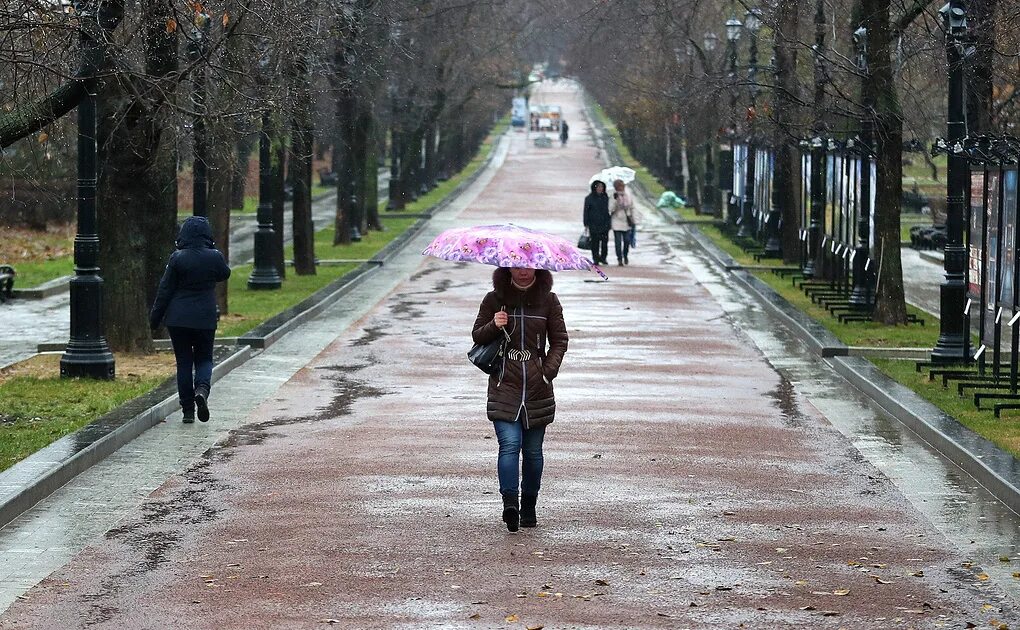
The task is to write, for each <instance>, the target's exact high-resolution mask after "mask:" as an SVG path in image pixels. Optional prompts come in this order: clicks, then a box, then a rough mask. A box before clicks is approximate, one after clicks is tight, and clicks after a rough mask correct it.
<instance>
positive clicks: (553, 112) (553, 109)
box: [530, 105, 562, 132]
mask: <svg viewBox="0 0 1020 630" xmlns="http://www.w3.org/2000/svg"><path fill="white" fill-rule="evenodd" d="M561 117H562V109H561V108H560V106H559V105H532V106H531V108H530V120H531V130H532V131H557V132H558V131H559V130H560V120H561Z"/></svg>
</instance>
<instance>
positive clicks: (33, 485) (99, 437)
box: [0, 347, 255, 528]
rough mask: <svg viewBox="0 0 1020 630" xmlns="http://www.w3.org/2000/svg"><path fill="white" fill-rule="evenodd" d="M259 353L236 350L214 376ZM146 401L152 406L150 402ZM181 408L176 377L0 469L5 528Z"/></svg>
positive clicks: (0, 511) (0, 517) (1, 520)
mask: <svg viewBox="0 0 1020 630" xmlns="http://www.w3.org/2000/svg"><path fill="white" fill-rule="evenodd" d="M254 355H255V353H254V352H253V351H252V349H251V348H249V347H244V348H240V349H238V350H236V351H235V352H234V353H233V354H231V355H230V356H229V357H227V358H226V359H224V360H223V361H220V362H219V363H218V364H216V365H215V366H213V376H212V382H213V383H215V382H216V381H218V380H220V379H221V378H223V377H224V376H226V375H227V374H228V373H229V372H230V371H231V370H233V369H234V368H236V367H238V366H240V365H242V364H244V363H245V362H247V361H248V359H250V358H251V357H253V356H254ZM153 402H155V404H152V403H153ZM145 405H151V406H149V407H148V408H146V407H145ZM125 408H126V409H128V410H133V408H139V409H140V411H139V413H138V414H137V415H134V416H131V417H129V418H126V419H124V418H118V416H123V413H124V411H125ZM176 408H177V386H176V383H175V382H174V379H173V378H170V379H167V381H165V382H164V383H163V384H162V385H160V386H159V387H157V388H156V389H155V390H153V391H152V392H150V393H149V394H147V395H143V396H140V397H138V398H135V399H134V400H130V401H128V402H126V403H124V404H123V405H121V406H120V407H117V408H116V409H114V410H112V411H110V412H109V413H107V414H106V415H104V416H102V417H101V418H99V419H98V420H96V421H95V422H92V423H91V424H89V425H87V426H85V427H83V428H81V429H79V430H78V431H75V432H74V433H71V434H69V435H65V436H64V437H62V438H60V439H59V440H57V441H56V442H53V443H51V444H49V445H48V446H46V447H44V448H42V449H40V450H38V451H36V452H35V453H33V454H31V455H29V456H28V457H26V458H25V459H23V460H21V461H20V462H18V463H17V464H15V465H14V466H11V467H10V468H8V469H7V470H5V471H3V472H2V473H0V528H2V527H4V526H6V525H7V524H8V523H10V522H11V521H13V520H14V519H16V518H18V517H19V516H21V515H22V514H23V513H25V512H27V511H28V510H30V509H31V508H32V506H34V505H35V504H36V503H38V502H39V501H42V500H43V499H45V498H46V497H47V496H49V495H50V494H51V493H52V492H54V491H55V490H57V489H59V488H60V487H61V486H63V485H64V484H65V483H67V482H68V481H70V480H71V479H73V478H74V477H76V476H77V475H79V474H81V473H83V472H85V471H86V470H88V469H89V468H90V467H91V466H92V465H93V464H96V463H97V462H100V461H102V460H103V459H105V458H106V457H108V456H109V455H111V454H112V453H113V452H114V451H116V450H117V449H119V448H120V447H121V446H124V445H125V444H127V443H128V442H130V441H131V440H133V439H135V438H136V437H138V436H139V435H141V434H142V433H143V432H145V431H146V430H148V429H150V428H152V427H154V426H156V425H157V424H159V423H160V422H163V420H164V419H165V418H166V417H167V416H168V415H170V413H171V412H172V411H173V410H174V409H176Z"/></svg>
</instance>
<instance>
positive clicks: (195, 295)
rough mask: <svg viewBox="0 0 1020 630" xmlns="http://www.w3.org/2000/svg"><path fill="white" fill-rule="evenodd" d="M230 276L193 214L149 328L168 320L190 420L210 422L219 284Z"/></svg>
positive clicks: (204, 221) (205, 228)
mask: <svg viewBox="0 0 1020 630" xmlns="http://www.w3.org/2000/svg"><path fill="white" fill-rule="evenodd" d="M229 277H230V267H229V266H227V262H226V260H224V258H223V254H221V253H220V251H219V250H218V249H216V247H215V245H214V244H213V238H212V227H210V225H209V221H208V220H207V219H206V218H205V217H188V218H187V219H186V220H185V221H184V224H183V225H181V230H180V233H179V234H178V235H177V251H175V252H174V253H172V254H170V262H168V263H167V266H166V271H164V272H163V277H162V278H161V279H160V281H159V291H158V292H157V293H156V301H155V302H154V303H153V305H152V311H151V312H150V313H149V327H150V328H152V330H156V329H157V328H159V325H160V323H162V322H163V320H164V318H165V319H166V328H167V330H168V331H169V332H170V342H171V343H172V344H173V348H174V357H175V358H176V360H177V395H178V397H179V399H180V403H181V409H182V410H183V411H184V422H188V423H190V422H194V421H195V408H196V407H197V408H198V419H199V420H201V421H202V422H206V421H208V420H209V405H208V401H209V390H210V388H211V385H212V368H213V360H212V359H213V357H212V354H213V340H214V339H215V336H216V323H217V320H218V319H219V309H218V308H217V306H216V290H215V289H216V283H217V282H223V281H224V280H226V279H227V278H229Z"/></svg>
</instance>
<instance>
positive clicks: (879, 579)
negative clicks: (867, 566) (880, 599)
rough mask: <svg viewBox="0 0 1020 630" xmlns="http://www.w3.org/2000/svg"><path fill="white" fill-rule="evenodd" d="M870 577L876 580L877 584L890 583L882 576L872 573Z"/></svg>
mask: <svg viewBox="0 0 1020 630" xmlns="http://www.w3.org/2000/svg"><path fill="white" fill-rule="evenodd" d="M871 577H872V578H874V580H875V581H876V582H878V583H879V584H892V582H890V581H889V580H883V579H882V578H880V577H878V576H877V575H873V576H871Z"/></svg>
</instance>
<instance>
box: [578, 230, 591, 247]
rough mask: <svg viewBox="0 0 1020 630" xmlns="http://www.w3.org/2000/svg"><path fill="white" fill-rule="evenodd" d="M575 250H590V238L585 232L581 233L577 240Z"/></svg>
mask: <svg viewBox="0 0 1020 630" xmlns="http://www.w3.org/2000/svg"><path fill="white" fill-rule="evenodd" d="M577 249H591V237H590V236H588V233H587V232H582V233H581V236H580V237H578V239H577Z"/></svg>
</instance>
